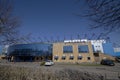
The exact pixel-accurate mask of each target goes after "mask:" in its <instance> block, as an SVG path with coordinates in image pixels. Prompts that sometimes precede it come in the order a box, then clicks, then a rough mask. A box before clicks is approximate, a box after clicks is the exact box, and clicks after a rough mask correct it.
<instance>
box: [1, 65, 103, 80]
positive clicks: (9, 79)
mask: <svg viewBox="0 0 120 80" xmlns="http://www.w3.org/2000/svg"><path fill="white" fill-rule="evenodd" d="M0 80H102V76H99V75H97V74H93V73H92V74H91V73H88V72H80V71H77V70H70V69H64V70H60V71H55V72H52V71H50V70H43V69H40V68H37V69H36V68H26V67H13V66H1V65H0Z"/></svg>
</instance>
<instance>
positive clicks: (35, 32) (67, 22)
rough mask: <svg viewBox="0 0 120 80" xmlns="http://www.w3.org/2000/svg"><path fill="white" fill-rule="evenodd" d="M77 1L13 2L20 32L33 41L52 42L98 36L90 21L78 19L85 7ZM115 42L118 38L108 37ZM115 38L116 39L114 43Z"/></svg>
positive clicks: (22, 0) (38, 0) (112, 35)
mask: <svg viewBox="0 0 120 80" xmlns="http://www.w3.org/2000/svg"><path fill="white" fill-rule="evenodd" d="M77 1H78V0H14V14H15V15H17V16H18V17H19V18H20V20H21V27H20V32H21V33H22V34H28V33H31V34H32V37H33V38H36V39H38V37H41V38H42V39H44V38H45V37H46V38H48V39H50V37H51V36H52V37H53V39H55V40H56V38H57V37H58V36H59V38H60V39H64V36H65V37H66V39H70V37H71V36H72V37H73V38H74V39H75V38H77V35H78V34H79V35H80V36H81V37H82V38H84V35H85V34H87V36H89V38H90V37H91V35H92V33H95V34H96V35H99V34H100V32H101V30H100V29H98V30H90V29H89V25H90V23H91V22H90V21H89V20H87V19H86V18H83V17H80V16H76V14H81V13H83V10H85V9H86V5H85V3H84V2H83V1H84V0H83V1H81V2H80V3H78V2H77ZM109 36H110V38H111V40H112V41H114V42H115V40H116V39H117V38H118V37H117V36H114V34H111V35H109ZM113 38H115V39H113Z"/></svg>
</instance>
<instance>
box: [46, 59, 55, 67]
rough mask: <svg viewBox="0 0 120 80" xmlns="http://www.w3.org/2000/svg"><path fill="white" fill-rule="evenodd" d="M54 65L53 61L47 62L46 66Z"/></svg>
mask: <svg viewBox="0 0 120 80" xmlns="http://www.w3.org/2000/svg"><path fill="white" fill-rule="evenodd" d="M52 65H54V62H53V61H52V60H47V61H46V62H45V66H52Z"/></svg>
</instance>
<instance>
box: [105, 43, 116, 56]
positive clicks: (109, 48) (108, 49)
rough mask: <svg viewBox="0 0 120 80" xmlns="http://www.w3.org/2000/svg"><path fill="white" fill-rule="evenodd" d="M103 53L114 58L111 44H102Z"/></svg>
mask: <svg viewBox="0 0 120 80" xmlns="http://www.w3.org/2000/svg"><path fill="white" fill-rule="evenodd" d="M103 51H104V53H105V54H108V55H110V56H116V55H115V53H114V49H113V46H112V43H104V44H103Z"/></svg>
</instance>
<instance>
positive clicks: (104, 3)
mask: <svg viewBox="0 0 120 80" xmlns="http://www.w3.org/2000/svg"><path fill="white" fill-rule="evenodd" d="M86 2H87V4H88V12H87V14H86V15H85V16H87V17H89V18H90V19H91V20H92V21H93V22H94V23H95V24H94V25H92V29H94V28H102V29H104V30H105V31H107V32H106V33H110V32H114V31H120V0H86Z"/></svg>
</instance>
